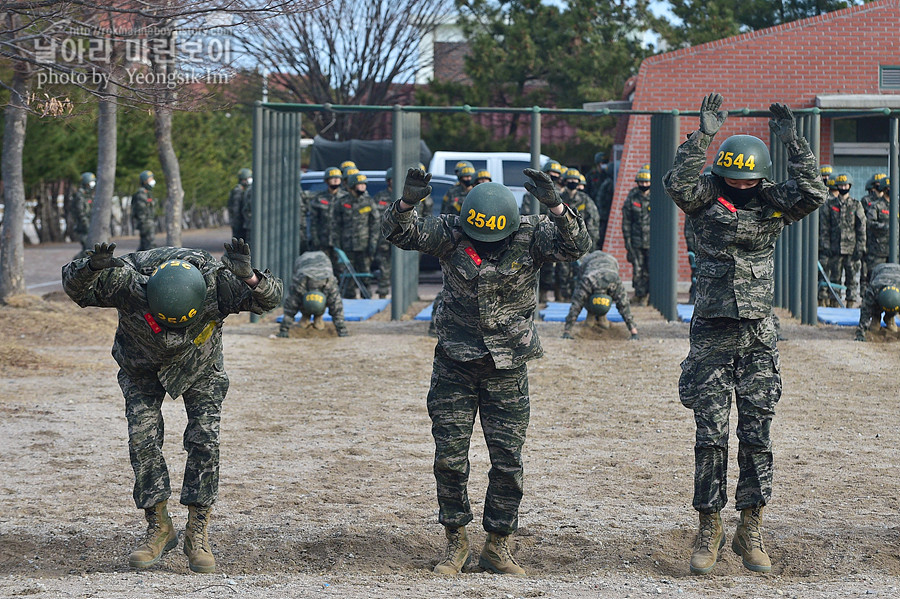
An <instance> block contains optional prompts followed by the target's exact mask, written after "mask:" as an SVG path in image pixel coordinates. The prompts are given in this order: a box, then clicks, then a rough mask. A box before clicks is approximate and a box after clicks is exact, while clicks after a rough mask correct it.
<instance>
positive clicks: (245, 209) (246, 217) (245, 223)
mask: <svg viewBox="0 0 900 599" xmlns="http://www.w3.org/2000/svg"><path fill="white" fill-rule="evenodd" d="M241 225H242V228H243V236H242V237H238V239H243V240H244V241H246V242H248V243H249V242H250V238H251V237H252V236H253V235H252V231H253V186H252V185H248V186H247V189H245V190H244V197H243V198H242V199H241Z"/></svg>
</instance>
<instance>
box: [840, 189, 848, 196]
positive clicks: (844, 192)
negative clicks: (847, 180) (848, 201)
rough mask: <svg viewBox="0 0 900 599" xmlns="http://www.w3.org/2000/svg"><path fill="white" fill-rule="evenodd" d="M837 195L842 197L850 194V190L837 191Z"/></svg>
mask: <svg viewBox="0 0 900 599" xmlns="http://www.w3.org/2000/svg"><path fill="white" fill-rule="evenodd" d="M838 193H839V194H841V195H842V196H845V195H847V194H849V193H850V190H849V189H838Z"/></svg>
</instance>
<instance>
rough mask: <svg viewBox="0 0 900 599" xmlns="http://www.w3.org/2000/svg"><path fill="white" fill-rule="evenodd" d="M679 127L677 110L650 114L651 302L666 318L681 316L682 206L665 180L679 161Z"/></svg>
mask: <svg viewBox="0 0 900 599" xmlns="http://www.w3.org/2000/svg"><path fill="white" fill-rule="evenodd" d="M679 130H680V119H679V116H678V111H677V110H673V111H672V113H671V114H654V115H652V116H651V117H650V172H651V173H652V174H653V176H652V178H651V180H650V205H651V206H653V209H652V210H651V211H650V264H649V265H648V267H649V269H650V302H651V304H652V305H653V306H654V307H655V308H656V309H657V310H659V311H660V313H662V315H663V317H664V318H665V319H666V320H677V318H678V207H677V206H676V205H675V202H673V201H672V200H671V198H669V196H668V194H666V190H665V188H664V187H663V182H662V180H663V175H664V174H665V173H666V172H667V171H668V170H669V169H670V168H672V163H673V162H674V160H675V150H676V149H677V148H678V137H679Z"/></svg>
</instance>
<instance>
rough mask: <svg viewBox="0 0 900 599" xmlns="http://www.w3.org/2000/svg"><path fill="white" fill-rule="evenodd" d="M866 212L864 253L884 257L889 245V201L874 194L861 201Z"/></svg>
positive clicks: (887, 252)
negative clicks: (868, 198)
mask: <svg viewBox="0 0 900 599" xmlns="http://www.w3.org/2000/svg"><path fill="white" fill-rule="evenodd" d="M863 210H864V211H865V213H866V254H868V255H869V256H878V257H880V258H886V257H888V256H889V255H890V253H891V252H890V249H891V248H890V245H891V203H890V201H889V200H888V199H887V198H883V197H881V196H875V197H873V198H871V199H870V200H868V201H863Z"/></svg>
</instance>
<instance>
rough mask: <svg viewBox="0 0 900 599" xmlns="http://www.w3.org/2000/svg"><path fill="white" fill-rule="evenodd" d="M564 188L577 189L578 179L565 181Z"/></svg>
mask: <svg viewBox="0 0 900 599" xmlns="http://www.w3.org/2000/svg"><path fill="white" fill-rule="evenodd" d="M566 189H578V181H569V182H567V183H566Z"/></svg>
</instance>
